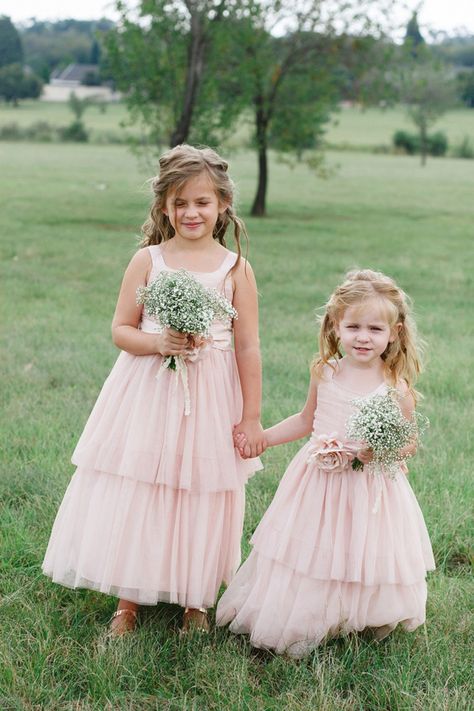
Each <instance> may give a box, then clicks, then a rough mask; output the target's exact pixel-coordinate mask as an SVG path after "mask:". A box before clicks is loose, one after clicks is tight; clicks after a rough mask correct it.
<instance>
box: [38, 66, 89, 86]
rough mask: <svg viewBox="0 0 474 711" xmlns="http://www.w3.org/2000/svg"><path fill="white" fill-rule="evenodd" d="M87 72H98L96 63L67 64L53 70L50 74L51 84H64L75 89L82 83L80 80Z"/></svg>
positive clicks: (82, 79)
mask: <svg viewBox="0 0 474 711" xmlns="http://www.w3.org/2000/svg"><path fill="white" fill-rule="evenodd" d="M89 74H97V75H98V74H99V66H98V65H97V64H69V66H67V67H66V69H61V70H59V71H57V72H53V74H52V75H51V82H50V83H51V86H65V87H68V88H69V89H75V88H76V87H78V86H81V85H82V82H83V81H84V79H85V78H86V76H87V75H89Z"/></svg>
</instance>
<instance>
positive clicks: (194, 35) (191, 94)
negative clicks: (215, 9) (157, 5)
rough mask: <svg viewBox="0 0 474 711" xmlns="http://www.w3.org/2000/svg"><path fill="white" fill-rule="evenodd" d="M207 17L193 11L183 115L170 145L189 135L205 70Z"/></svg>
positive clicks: (182, 140) (184, 139)
mask: <svg viewBox="0 0 474 711" xmlns="http://www.w3.org/2000/svg"><path fill="white" fill-rule="evenodd" d="M204 23H205V18H204V17H203V16H202V15H201V14H200V13H198V12H192V13H191V44H190V46H189V49H188V66H187V71H186V86H185V90H184V99H183V108H182V110H181V115H180V117H179V119H178V121H177V123H176V126H175V128H174V130H173V132H172V134H171V137H170V146H171V147H173V146H177V145H179V144H180V143H185V142H186V141H187V139H188V136H189V130H190V128H191V122H192V118H193V111H194V106H195V104H196V99H197V96H198V93H199V89H200V86H201V81H202V75H203V72H204V54H205V51H206V44H207V37H206V33H205V29H204Z"/></svg>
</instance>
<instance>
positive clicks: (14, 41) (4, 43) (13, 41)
mask: <svg viewBox="0 0 474 711" xmlns="http://www.w3.org/2000/svg"><path fill="white" fill-rule="evenodd" d="M22 63H23V47H22V44H21V39H20V35H19V34H18V30H17V29H16V27H15V25H14V24H13V22H12V21H11V20H10V18H9V17H6V16H5V15H3V16H0V67H5V66H7V65H9V64H22Z"/></svg>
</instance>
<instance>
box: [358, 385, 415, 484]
mask: <svg viewBox="0 0 474 711" xmlns="http://www.w3.org/2000/svg"><path fill="white" fill-rule="evenodd" d="M397 398H398V393H397V391H396V389H395V388H389V390H388V391H387V392H386V393H385V394H383V395H372V397H368V398H360V399H357V400H354V404H355V405H356V407H357V410H356V412H354V414H353V415H351V417H350V418H349V420H348V423H347V436H348V437H349V438H350V439H354V440H359V441H362V442H363V444H364V446H366V447H370V449H372V451H373V460H372V461H371V462H370V463H369V464H366V465H364V464H362V462H361V461H360V460H359V459H357V457H355V459H353V461H352V468H353V469H362V468H363V467H364V466H365V468H366V469H367V470H368V471H369V473H371V474H386V475H388V476H390V477H392V478H394V477H395V476H396V474H397V471H399V469H400V464H399V463H400V461H401V460H402V459H403V456H402V454H401V451H402V450H403V448H404V447H406V446H407V445H409V444H411V443H412V442H417V441H418V439H419V437H420V435H421V433H422V432H423V430H425V429H426V427H427V426H428V420H427V418H426V417H424V416H423V415H420V414H419V413H414V414H413V417H412V419H411V420H407V418H406V417H405V416H404V415H403V413H402V411H401V409H400V405H399V404H398V400H397Z"/></svg>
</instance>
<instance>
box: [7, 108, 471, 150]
mask: <svg viewBox="0 0 474 711" xmlns="http://www.w3.org/2000/svg"><path fill="white" fill-rule="evenodd" d="M83 120H84V123H85V125H86V127H87V129H88V130H89V131H90V140H91V142H107V140H108V139H110V137H116V138H120V137H122V139H123V138H124V136H125V135H133V134H136V133H137V132H138V130H139V129H138V128H137V127H134V126H129V125H127V126H126V127H123V125H122V124H124V123H126V122H127V111H126V108H125V106H124V104H121V103H112V104H108V105H107V107H106V111H105V112H102V111H101V110H100V108H98V107H97V106H93V107H90V108H89V109H87V110H86V112H85V114H84V117H83ZM37 121H47V122H49V123H50V124H51V125H52V126H55V127H59V126H66V125H67V124H69V123H71V121H72V113H71V111H70V109H69V108H68V105H67V104H66V103H59V102H55V103H53V102H47V101H31V100H30V101H24V102H21V103H20V105H19V106H18V107H17V108H14V107H12V106H8V105H5V104H3V105H1V104H0V128H1V127H2V126H5V125H6V124H11V123H17V124H18V126H20V127H21V128H26V127H28V126H31V125H32V124H34V123H35V122H37ZM398 129H405V130H407V131H412V132H414V126H413V124H412V123H411V122H410V120H409V118H408V116H407V114H406V111H404V110H403V109H402V108H391V109H387V110H383V109H377V108H371V109H366V110H362V109H360V108H357V107H341V109H340V110H339V111H338V112H336V113H334V114H333V116H332V119H331V121H330V122H329V123H328V125H327V131H326V136H325V138H326V141H327V142H328V144H329V145H331V146H332V147H334V148H339V149H343V150H345V149H348V148H352V149H358V150H361V149H365V150H372V149H376V148H381V147H390V146H391V143H392V136H393V134H394V132H395V131H396V130H398ZM432 130H433V131H444V132H445V133H446V135H447V137H448V140H449V144H450V146H452V145H456V144H457V143H459V142H460V141H461V140H462V139H463V138H464V137H465V136H468V137H469V138H470V140H471V142H474V111H472V110H470V109H457V110H452V111H449V112H448V113H446V114H445V115H444V116H442V117H441V118H440V119H439V120H438V122H437V123H436V124H435V126H434V128H433V129H432ZM236 134H237V138H236ZM250 135H251V126H250V119H249V123H247V122H242V123H241V125H239V126H238V127H237V130H236V131H234V132H233V133H232V136H231V137H230V138H229V140H228V145H229V147H231V148H234V147H235V146H236V145H239V144H241V143H242V142H248V141H249V140H250Z"/></svg>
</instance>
